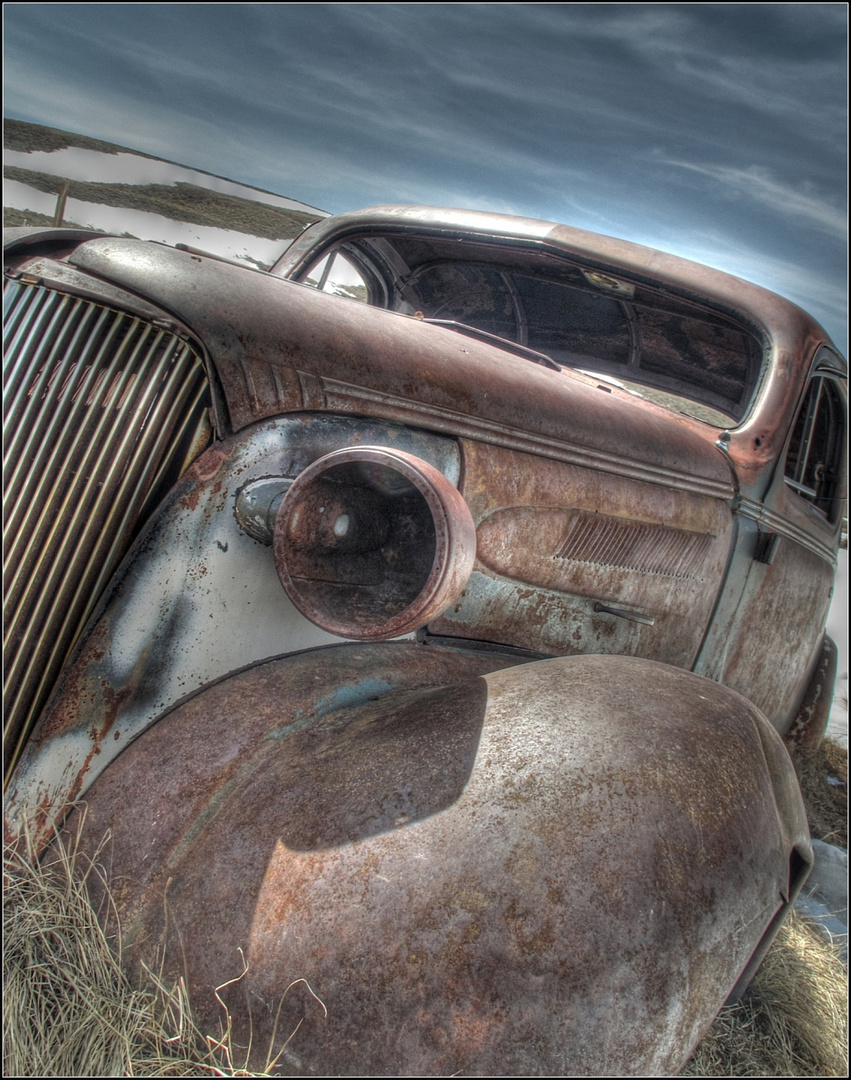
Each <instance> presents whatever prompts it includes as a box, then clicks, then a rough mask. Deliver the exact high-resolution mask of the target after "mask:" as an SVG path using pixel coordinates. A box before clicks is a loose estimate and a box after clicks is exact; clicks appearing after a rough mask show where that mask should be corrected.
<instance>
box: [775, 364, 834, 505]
mask: <svg viewBox="0 0 851 1080" xmlns="http://www.w3.org/2000/svg"><path fill="white" fill-rule="evenodd" d="M844 446H845V407H844V403H843V400H842V397H841V395H840V393H839V389H838V387H837V386H836V383H835V382H834V381H833V379H830V378H828V377H826V376H816V377H815V378H814V379H813V380H812V382H811V383H810V385H809V388H808V389H807V395H806V397H805V398H804V402H803V404H802V406H801V411H800V412H799V413H798V418H797V420H796V421H795V429H794V431H793V432H792V439H791V442H790V443H789V453H788V454H787V455H786V467H785V470H784V472H785V479H786V483H787V484H788V485H789V487H791V488H793V489H794V490H795V491H797V492H798V494H799V495H801V496H802V497H803V498H805V499H806V500H807V501H808V502H810V503H812V505H813V506H815V507H816V509H817V510H819V511H820V512H821V513H822V514H824V516H825V518H827V520H828V521H829V522H830V523H831V524H832V525H833V524H835V523H836V521H837V519H838V518H839V515H840V513H841V512H842V500H843V495H844V491H843V479H844V477H843V448H844Z"/></svg>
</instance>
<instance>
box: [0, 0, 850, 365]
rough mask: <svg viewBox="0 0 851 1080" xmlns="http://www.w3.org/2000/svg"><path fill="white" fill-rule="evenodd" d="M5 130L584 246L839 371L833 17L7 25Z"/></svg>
mask: <svg viewBox="0 0 851 1080" xmlns="http://www.w3.org/2000/svg"><path fill="white" fill-rule="evenodd" d="M3 11H4V59H5V74H4V83H5V100H4V111H5V115H6V116H10V117H14V118H16V119H19V120H28V121H30V122H33V123H38V124H46V125H48V126H51V127H59V128H64V129H66V130H69V131H74V132H77V133H80V134H84V135H90V136H93V137H95V138H101V139H105V140H107V141H110V142H115V143H119V144H120V145H124V146H128V147H131V148H132V149H136V150H142V151H144V152H146V153H150V154H154V155H156V156H158V157H163V158H166V159H168V160H171V161H176V162H179V163H180V164H184V165H190V166H193V167H195V168H199V169H203V170H206V171H208V172H212V173H215V174H217V175H219V176H226V177H229V178H231V179H233V180H237V181H240V182H242V183H247V184H252V185H255V186H257V187H260V188H264V189H266V190H269V191H273V192H276V193H278V194H281V195H286V196H289V197H291V198H294V199H298V200H301V201H303V202H306V203H309V204H311V205H314V206H318V207H321V208H322V209H325V210H329V211H331V212H334V213H337V212H340V211H344V210H353V209H357V208H359V207H363V206H369V205H373V204H376V203H388V202H414V203H425V204H429V205H437V206H460V207H469V208H476V209H485V210H498V211H502V212H507V213H516V214H521V215H524V216H529V217H538V218H543V219H546V220H551V221H559V222H564V223H566V224H570V225H575V226H579V227H581V228H586V229H591V230H592V231H596V232H602V233H606V234H608V235H614V236H618V237H622V238H625V239H629V240H633V241H636V242H639V243H644V244H648V245H650V246H651V247H658V248H661V249H663V250H666V251H672V252H675V253H676V254H680V255H685V256H686V257H688V258H693V259H695V260H697V261H698V262H704V263H707V264H709V265H712V266H717V267H720V268H721V269H724V270H728V271H730V272H731V273H735V274H739V275H740V276H742V277H745V278H748V279H749V280H752V281H757V282H758V283H760V284H762V285H765V286H767V287H768V288H771V289H773V290H775V291H777V292H780V293H781V294H782V295H784V296H787V297H789V298H790V299H792V300H795V301H796V302H798V303H799V304H801V305H802V306H803V307H805V308H806V309H807V310H809V311H810V312H811V313H812V314H813V315H815V316H816V318H818V319H819V320H820V321H821V322H822V323H823V324H824V325H825V327H826V329H827V330H828V332H829V333H830V334H831V335H832V336H833V337H834V340H835V341H836V342H837V344H838V345H839V346H840V348H842V349H843V351H844V350H845V347H846V341H847V330H846V320H847V305H846V258H847V256H846V172H847V165H846V157H847V154H846V151H847V136H846V124H847V119H846V115H847V109H846V64H847V60H846V52H847V9H846V5H845V4H381V5H377V4H369V3H365V4H202V3H198V4H129V3H128V4H97V5H89V4H72V3H66V4H49V3H43V4H6V5H4V9H3Z"/></svg>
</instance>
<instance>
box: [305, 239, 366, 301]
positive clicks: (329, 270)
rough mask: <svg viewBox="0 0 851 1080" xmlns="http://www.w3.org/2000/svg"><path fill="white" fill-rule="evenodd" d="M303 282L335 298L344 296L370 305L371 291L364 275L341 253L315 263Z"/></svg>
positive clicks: (327, 256)
mask: <svg viewBox="0 0 851 1080" xmlns="http://www.w3.org/2000/svg"><path fill="white" fill-rule="evenodd" d="M302 282H303V283H304V284H305V285H311V286H313V288H315V289H321V290H322V292H326V293H331V294H332V295H333V296H344V297H345V298H346V299H347V300H358V301H359V302H360V303H362V304H367V303H369V290H368V289H367V286H366V281H365V280H364V277H363V274H361V272H360V271H359V270H358V268H357V267H356V266H355V265H354V263H353V262H352V261H351V260H350V259H347V258H346V256H345V255H343V254H341V253H340V252H339V251H338V252H337V253H336V254H334V253H332V254H330V255H326V256H325V257H324V258H322V259H320V260H319V262H317V263H314V265H313V266H311V268H310V269H309V270H308V271H307V273H306V274H305V276H304V277H303V278H302Z"/></svg>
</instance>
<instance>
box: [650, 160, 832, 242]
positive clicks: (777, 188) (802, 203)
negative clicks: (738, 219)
mask: <svg viewBox="0 0 851 1080" xmlns="http://www.w3.org/2000/svg"><path fill="white" fill-rule="evenodd" d="M664 164H666V165H672V166H674V167H676V168H678V169H688V170H690V171H691V172H695V173H699V174H700V175H701V176H705V177H707V178H708V179H709V180H712V181H715V182H716V183H717V184H720V185H722V186H723V187H725V188H727V189H728V190H729V191H730V192H731V193H733V194H735V195H744V196H746V197H747V198H749V199H752V200H753V201H754V202H758V203H761V204H762V205H763V206H765V207H768V208H770V209H771V210H772V211H775V212H779V213H781V214H784V215H787V214H788V215H791V216H792V217H793V218H803V219H804V220H805V221H808V222H811V223H812V224H813V225H816V226H818V227H819V228H821V229H823V230H824V231H825V232H828V233H832V234H836V235H837V236H843V235H844V234H845V230H846V226H847V222H846V217H845V214H844V213H843V212H841V211H840V210H838V209H836V207H834V206H831V205H830V203H828V202H826V201H825V200H824V199H823V198H821V197H819V196H818V195H817V194H814V193H813V192H811V191H801V190H800V189H797V188H793V187H789V186H788V185H785V184H782V183H780V182H778V181H777V180H775V179H773V177H772V176H771V173H770V172H769V170H768V169H765V168H761V167H760V166H758V165H752V166H750V167H749V168H746V169H743V168H737V167H735V166H730V165H698V164H695V163H694V162H689V161H675V160H667V161H665V162H664Z"/></svg>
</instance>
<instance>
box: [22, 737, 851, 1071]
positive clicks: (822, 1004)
mask: <svg viewBox="0 0 851 1080" xmlns="http://www.w3.org/2000/svg"><path fill="white" fill-rule="evenodd" d="M837 751H838V753H837ZM846 762H847V754H846V753H845V751H843V750H841V749H840V748H838V747H836V746H835V744H834V745H833V746H831V745H827V746H826V747H824V748H823V749H822V750H820V751H817V752H816V753H815V754H813V755H811V757H810V759H809V760H808V761H807V762H806V763H805V766H804V769H803V771H804V775H805V776H806V777H807V779H806V783H805V793H807V795H808V798H812V794H811V793H812V792H813V791H816V792H820V793H821V794H824V792H823V791H822V789H823V788H827V794H828V795H829V796H830V798H829V799H828V800H827V802H826V804H825V806H822V809H821V810H819V813H821V814H823V815H824V816H823V817H822V818H817V819H816V820H820V821H823V822H824V823H825V825H824V827H823V828H821V829H814V835H820V834H822V835H826V836H828V837H833V836H836V837H838V836H839V835H843V836H844V835H845V834H844V833H841V832H840V827H841V829H844V828H845V825H844V822H845V814H846V810H845V801H844V797H843V798H842V800H841V809H840V804H839V802H837V800H835V799H834V798H833V793H834V791H836V790H837V789H836V787H835V786H834V785H830V784H828V783H827V782H826V780H825V776H826V775H832V776H835V777H839V776H842V777H844V776H845V768H846ZM820 805H821V800H820ZM92 875H96V876H97V877H98V878H99V879H100V880H99V883H98V885H99V887H98V889H97V892H98V893H101V892H102V893H104V894H105V896H106V897H107V900H106V904H107V906H106V908H105V909H104V910H102V911H99V912H98V911H95V910H94V909H93V907H92V905H91V903H90V901H89V896H88V889H87V881H88V879H89V878H90V877H91V876H92ZM105 886H106V882H105V881H104V880H103V876H102V871H101V870H100V869H99V867H98V865H97V857H95V859H94V860H91V859H89V858H88V857H86V856H84V855H83V854H82V853H81V852H79V851H78V850H77V845H76V844H73V845H72V846H71V847H70V848H68V849H66V848H63V847H62V846H60V845H58V844H54V845H53V846H52V847H51V849H50V850H49V852H48V855H47V856H46V857H45V858H44V859H43V860H42V862H41V863H38V862H35V861H34V860H33V859H32V858H29V857H27V856H26V855H24V856H22V855H20V854H17V853H14V852H10V853H8V854H7V857H6V860H5V875H4V892H5V909H4V972H3V973H4V984H5V991H4V999H5V1000H4V1004H5V1008H4V1019H3V1035H4V1062H3V1071H4V1075H7V1076H9V1075H12V1076H200V1075H214V1076H267V1075H274V1072H273V1070H274V1069H275V1066H276V1063H277V1058H278V1057H280V1053H281V1051H280V1050H279V1051H278V1054H277V1056H276V1057H272V1056H271V1051H270V1055H269V1057H268V1058H267V1062H266V1070H265V1071H264V1072H260V1073H258V1072H250V1071H248V1069H247V1061H248V1049H246V1048H237V1047H236V1046H235V1045H234V1041H233V1040H232V1038H231V1030H230V1017H229V1016H228V1014H227V1010H226V1009H225V1008H224V1006H222V1010H223V1013H222V1026H221V1030H220V1031H219V1032H218V1033H217V1034H216V1035H215V1036H211V1035H207V1034H205V1033H203V1032H201V1031H200V1030H199V1029H198V1027H197V1025H196V1024H195V1022H194V1021H193V1019H192V1014H191V1009H190V1004H189V1001H188V998H187V995H186V990H185V987H184V985H183V983H182V981H179V982H178V983H176V984H174V985H173V986H166V985H164V983H163V981H162V979H161V978H160V977H159V976H158V975H157V974H155V973H154V972H153V971H147V984H146V985H145V986H144V987H142V988H141V989H139V988H137V987H134V986H133V985H132V984H131V983H130V981H129V980H128V978H127V975H126V974H125V972H124V971H123V969H122V965H121V935H120V932H119V927H118V925H117V918H116V915H115V911H114V909H113V908H112V907H111V906H110V902H109V891H108V889H107V888H106V887H105ZM243 974H244V972H243ZM224 985H227V984H223V986H224ZM222 988H223V987H220V988H219V989H222ZM220 1000H221V999H220ZM293 1034H294V1033H293ZM291 1037H292V1036H290V1038H291ZM287 1041H289V1040H287ZM847 1073H848V1060H847V972H846V969H845V966H844V964H843V963H842V961H841V959H840V958H839V956H838V951H837V949H836V948H835V947H834V946H832V945H831V944H829V943H828V942H827V941H826V940H825V939H824V937H823V936H822V934H821V933H820V931H819V930H817V929H816V928H815V927H814V926H813V925H812V924H811V923H809V922H807V921H806V920H805V919H803V918H801V917H800V916H798V915H797V914H794V913H793V914H792V915H791V916H790V918H789V919H787V921H786V924H785V925H784V926H783V927H782V928H781V930H780V933H779V935H778V937H777V940H776V941H775V943H774V945H773V946H772V948H771V950H770V952H769V954H768V956H767V958H766V960H765V962H764V963H763V965H762V967H761V968H760V970H759V972H758V973H757V976H756V978H755V980H754V983H753V985H752V986H751V988H750V990H749V991H748V992H747V994H746V995H745V996H744V998H743V999H742V1001H741V1002H740V1003H739V1004H737V1005H734V1006H730V1007H727V1008H725V1009H723V1010H722V1012H721V1014H720V1016H719V1017H718V1019H717V1020H716V1021H715V1023H714V1024H713V1026H712V1028H711V1029H710V1031H709V1033H708V1034H707V1036H706V1038H705V1039H704V1040H703V1042H702V1043H701V1045H700V1046H699V1047H698V1049H697V1050H696V1051H695V1054H694V1055H693V1056H692V1058H691V1060H690V1061H689V1063H688V1065H687V1066H686V1068H685V1070H684V1072H683V1074H682V1075H684V1076H845V1075H847Z"/></svg>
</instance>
